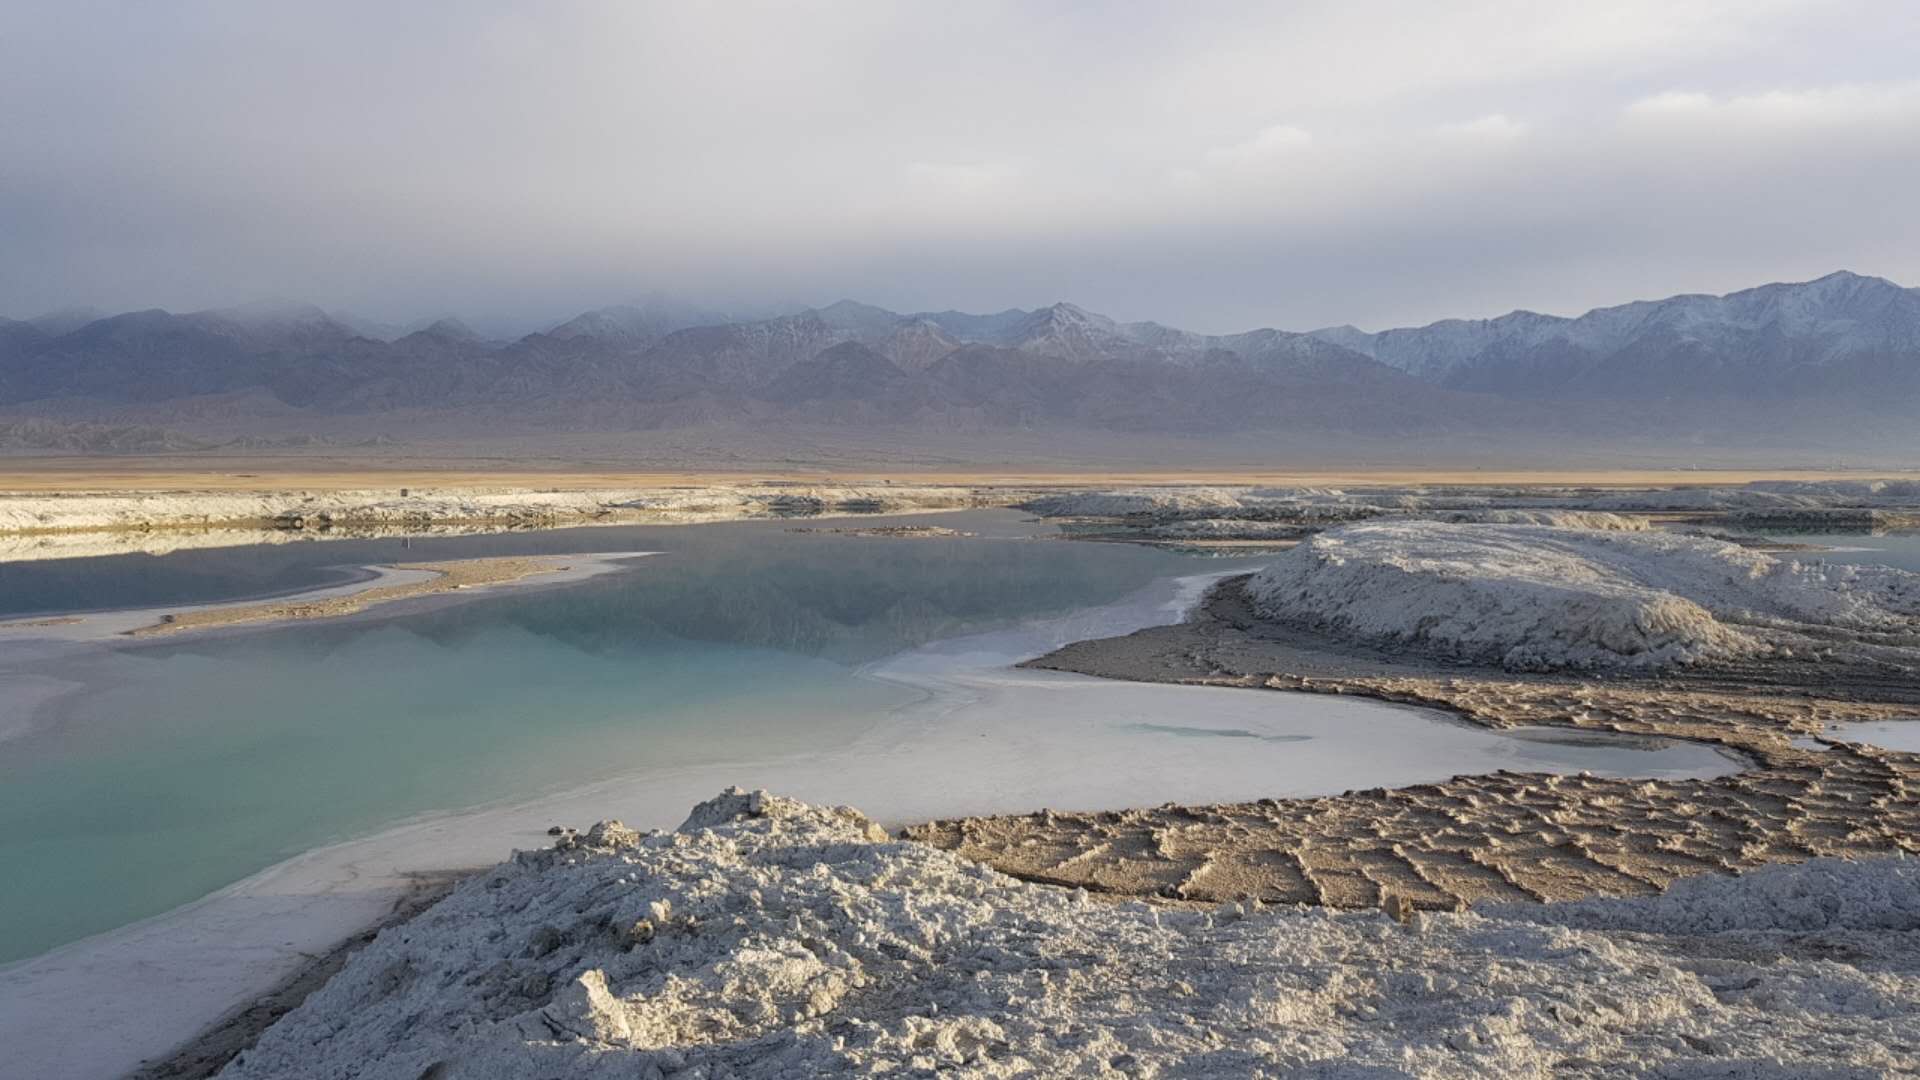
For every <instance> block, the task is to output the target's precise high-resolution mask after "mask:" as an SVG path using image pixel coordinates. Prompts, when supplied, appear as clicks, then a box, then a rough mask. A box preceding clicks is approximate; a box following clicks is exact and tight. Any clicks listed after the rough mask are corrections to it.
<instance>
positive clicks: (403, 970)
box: [222, 791, 1920, 1080]
mask: <svg viewBox="0 0 1920 1080" xmlns="http://www.w3.org/2000/svg"><path fill="white" fill-rule="evenodd" d="M1917 1031H1920V863H1915V862H1913V861H1911V860H1887V859H1879V860H1868V861H1863V862H1857V863H1845V862H1835V861H1831V860H1816V861H1814V862H1810V863H1804V864H1800V865H1797V866H1791V867H1776V868H1769V869H1765V870H1760V871H1756V872H1753V873H1750V874H1747V875H1745V876H1742V877H1738V878H1719V877H1702V878H1693V879H1689V880H1686V881H1683V882H1680V883H1678V884H1676V885H1675V886H1674V887H1673V888H1672V889H1670V890H1669V891H1668V892H1666V893H1665V894H1663V895H1660V896H1655V897H1645V898H1637V899H1629V900H1590V901H1582V902H1578V903H1570V904H1560V905H1515V906H1503V907H1490V908H1483V909H1480V910H1478V911H1476V912H1471V913H1465V914H1431V913H1416V914H1414V915H1412V916H1411V917H1410V918H1409V920H1408V921H1407V923H1406V924H1404V925H1400V924H1396V923H1394V922H1392V921H1390V920H1388V919H1387V918H1386V917H1385V916H1383V915H1380V914H1378V913H1365V914H1360V913H1332V912H1328V911H1325V910H1322V909H1312V910H1306V911H1294V910H1291V909H1285V910H1264V911H1263V910H1259V909H1257V908H1253V909H1249V908H1247V907H1244V906H1242V905H1240V904H1228V905H1225V906H1223V907H1221V908H1219V909H1216V910H1213V911H1180V910H1164V909H1155V908H1150V907H1147V906H1145V905H1142V904H1139V903H1129V904H1108V903H1102V902H1098V901H1094V900H1091V899H1090V898H1088V897H1087V896H1086V894H1085V893H1080V892H1070V891H1067V890H1063V889H1057V888H1049V887H1045V886H1036V885H1029V884H1024V883H1021V882H1017V881H1014V880H1012V879H1010V878H1006V877H1003V876H1001V875H998V874H996V873H994V872H992V871H990V870H987V869H985V868H983V867H981V866H979V865H977V864H974V863H970V862H966V861H964V860H961V859H959V858H956V857H954V856H952V855H950V854H948V853H945V852H941V851H937V850H934V849H931V848H927V847H923V846H920V845H915V844H907V843H893V842H888V841H886V839H885V836H884V834H882V833H880V832H879V830H878V829H877V828H876V827H875V826H873V825H872V823H871V822H869V821H868V820H867V819H865V818H864V817H861V816H860V815H859V814H858V813H857V812H855V811H851V810H847V809H844V808H842V809H839V810H826V809H821V808H816V807H808V806H805V805H803V804H800V803H796V802H792V801H790V800H786V799H781V798H777V797H771V796H766V795H765V794H764V793H754V794H751V795H749V794H747V793H744V792H738V791H735V792H729V793H725V794H723V795H722V796H720V797H719V798H717V799H714V800H712V801H710V802H708V803H705V804H703V805H701V806H699V807H696V808H695V810H694V813H693V815H692V816H691V817H690V818H689V819H688V821H687V823H686V824H685V825H684V826H683V827H682V828H681V830H680V831H679V832H676V833H673V834H655V835H647V836H642V835H639V834H636V833H635V832H633V831H632V830H629V829H626V828H624V827H621V826H619V825H618V824H617V823H603V824H602V825H599V826H596V827H595V828H594V829H593V830H591V831H590V832H589V833H588V834H586V835H584V836H580V837H566V838H563V839H562V841H561V843H560V845H559V846H558V847H557V848H555V849H552V850H547V851H542V852H535V853H528V854H524V855H521V856H517V857H516V858H515V859H514V860H512V861H511V862H508V863H506V864H503V865H501V866H499V867H497V868H495V869H494V870H492V871H489V872H487V873H485V874H482V875H479V876H477V877H475V878H473V879H470V880H469V881H467V882H466V883H465V884H463V885H462V886H461V887H460V888H459V889H458V890H457V891H456V892H455V893H454V895H453V896H451V897H450V898H449V899H447V900H446V901H444V902H442V903H441V904H440V905H439V906H437V907H435V908H433V909H431V910H430V911H428V912H426V913H424V914H423V915H421V916H418V917H416V918H415V919H413V920H412V921H411V922H409V923H407V924H405V925H403V926H400V927H396V928H393V929H390V930H387V931H385V932H383V933H382V934H381V936H380V938H379V939H378V940H377V941H376V942H375V943H374V944H372V945H371V946H369V947H368V948H367V949H366V950H365V951H363V952H362V953H360V954H359V955H358V956H356V957H355V958H354V959H353V961H352V962H351V963H350V964H349V965H348V967H347V968H346V969H345V971H343V972H342V973H341V974H340V975H339V976H338V977H336V978H335V979H334V980H333V981H332V982H331V983H329V984H328V985H327V987H326V988H324V989H323V990H321V991H320V992H319V993H317V994H315V995H314V996H313V997H312V998H310V999H309V1000H308V1001H307V1003H306V1004H305V1005H303V1006H302V1007H301V1008H300V1009H298V1010H296V1011H295V1012H293V1013H291V1014H289V1015H288V1016H287V1017H286V1018H284V1019H283V1020H281V1021H280V1022H279V1023H278V1024H276V1025H275V1026H274V1027H273V1028H271V1029H270V1030H269V1031H268V1032H267V1033H266V1035H265V1036H264V1037H263V1038H262V1039H261V1041H260V1043H259V1045H258V1046H257V1047H256V1048H255V1049H253V1050H250V1051H248V1052H247V1053H246V1054H245V1055H243V1056H242V1058H240V1059H239V1060H238V1061H236V1062H235V1063H234V1064H233V1065H232V1066H231V1067H229V1068H228V1069H227V1070H226V1071H225V1072H224V1073H223V1074H222V1075H223V1076H224V1077H227V1078H228V1080H256V1078H266V1077H283V1076H292V1075H298V1076H302V1077H312V1078H315V1080H331V1078H339V1080H345V1078H348V1077H354V1078H357V1080H388V1078H391V1080H417V1078H420V1077H429V1076H430V1077H436V1078H440V1080H504V1078H507V1077H529V1076H540V1077H553V1078H562V1077H565V1078H589V1077H591V1078H601V1077H605V1078H612V1077H623V1078H624V1077H665V1076H680V1077H706V1078H712V1077H721V1076H732V1077H742V1078H746V1077H797V1076H821V1075H853V1074H857V1075H873V1074H878V1073H890V1074H903V1075H934V1074H939V1075H954V1076H976V1077H1011V1076H1065V1075H1081V1076H1180V1077H1223V1078H1224V1077H1244V1076H1277V1075H1288V1076H1304V1077H1326V1078H1333V1077H1362V1076H1368V1077H1370V1076H1412V1077H1436V1078H1438V1077H1470V1076H1473V1077H1477V1076H1504V1077H1541V1078H1544V1077H1551V1076H1565V1075H1581V1076H1645V1075H1650V1074H1651V1075H1660V1076H1687V1077H1728V1078H1732V1077H1740V1078H1752V1080H1786V1078H1790V1077H1792V1078H1798V1077H1806V1076H1814V1075H1818V1076H1823V1077H1877V1076H1891V1075H1911V1074H1912V1072H1913V1070H1914V1069H1915V1068H1916V1067H1920V1037H1916V1034H1915V1033H1916V1032H1917Z"/></svg>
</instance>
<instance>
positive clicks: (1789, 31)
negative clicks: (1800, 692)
mask: <svg viewBox="0 0 1920 1080" xmlns="http://www.w3.org/2000/svg"><path fill="white" fill-rule="evenodd" d="M0 133H3V134H4V138H5V152H4V154H0V313H4V314H8V315H13V316H15V317H21V316H26V315H32V314H36V313H38V312H39V311H41V310H45V309H49V308H54V307H60V306H65V305H79V304H91V305H98V306H101V307H106V308H112V309H121V308H130V307H148V306H160V307H168V308H173V309H176V310H189V309H193V308H199V307H207V306H214V305H220V304H227V303H234V302H239V301H244V300H249V299H255V298H259V297H262V296H268V295H278V296H284V297H290V298H295V299H301V300H311V301H313V302H316V303H320V304H322V305H324V306H329V307H340V308H347V309H351V310H353V311H356V312H359V313H362V314H365V315H369V316H373V317H378V318H388V319H409V318H413V317H416V316H421V315H431V314H436V313H440V312H445V311H455V312H461V313H466V314H468V315H474V316H483V317H484V316H495V317H500V316H507V317H515V318H528V319H533V318H539V317H542V316H548V315H552V316H558V315H563V314H569V313H571V312H573V311H575V310H578V309H581V308H585V307H589V306H595V305H599V304H605V303H612V302H617V301H620V300H623V299H627V298H630V297H633V296H636V295H639V294H641V293H644V292H648V291H652V290H664V291H667V292H670V293H673V294H676V295H680V296H683V297H688V298H692V299H700V300H707V301H710V302H718V303H727V304H737V305H738V304H771V303H792V302H798V303H809V304H814V303H826V302H830V301H832V300H835V299H838V298H840V297H842V296H853V297H857V298H860V299H864V300H868V301H870V302H873V303H878V304H883V305H886V306H888V307H893V308H898V309H917V308H926V307H962V308H968V309H973V310H994V309H999V308H1004V307H1008V306H1031V305H1035V304H1043V303H1048V302H1052V301H1054V300H1062V299H1066V300H1073V301H1075V302H1078V303H1080V304H1082V305H1084V306H1087V307H1090V308H1093V309H1096V310H1101V311H1105V312H1108V313H1110V314H1113V315H1116V316H1119V317H1123V318H1153V319H1158V320H1161V321H1164V322H1169V323H1173V324H1176V325H1182V326H1187V327H1190V328H1193V329H1200V330H1216V331H1224V330H1235V329H1243V328H1247V327H1252V326H1259V325H1274V326H1282V327H1289V328H1294V329H1307V328H1311V327H1314V326H1320V325H1327V324H1333V323H1340V322H1352V323H1356V324H1359V325H1361V326H1364V327H1368V328H1379V327H1383V326H1388V325H1401V324H1409V323H1418V322H1424V321H1428V320H1431V319H1434V318H1439V317H1443V316H1448V315H1492V314H1498V313H1500V312H1503V311H1506V310H1508V309H1511V308H1514V307H1527V308H1532V309H1534V310H1544V311H1553V312H1560V313H1576V312H1578V311H1580V310H1584V309H1585V308H1588V307H1591V306H1595V305H1598V304H1604V303H1612V302H1618V301H1622V300H1627V299H1633V298H1638V297H1647V296H1660V295H1666V294H1670V293H1675V292H1687V291H1713V292H1719V291H1725V290H1729V289H1734V288H1740V287H1744V286H1747V285H1751V284H1758V283H1761V282H1765V281H1769V280H1792V279H1801V278H1807V277H1813V276H1817V275H1819V274H1822V273H1825V272H1827V271H1830V270H1833V269H1839V268H1847V269H1853V270H1857V271H1860V272H1863V273H1873V274H1881V275H1884V276H1888V277H1891V278H1894V279H1895V280H1898V281H1901V282H1903V283H1905V284H1909V285H1920V213H1916V212H1915V201H1916V200H1915V194H1914V193H1915V192H1916V191H1920V4H1917V3H1914V2H1912V0H1822V2H1800V0H1737V2H1724V3H1723V2H1718V0H1700V2H1680V0H1665V2H1641V0H1609V2H1606V3H1595V2H1592V0H1585V2H1580V3H1558V2H1545V0H1513V2H1498V0H1489V2H1480V3H1472V4H1466V3H1438V2H1432V0H1408V2H1374V3H1359V2H1352V0H1347V2H1330V3H1297V4H1278V3H1250V4H1237V3H1183V4H1178V5H1174V4H1124V3H1046V4H1042V3H1027V4H1014V3H993V2H987V0H967V2H964V3H949V4H920V3H896V2H874V3H834V4H805V3H767V4H758V3H747V2H739V0H729V2H726V3H714V4H708V5H694V4H691V3H674V4H667V3H661V4H649V3H637V2H612V0H610V2H606V3H568V2H546V3H506V2H497V3H489V2H466V3H452V2H436V0H415V2H411V3H391V2H382V3H361V2H352V0H328V2H326V3H319V2H313V3H260V2H256V0H233V2H226V3H213V2H189V0H181V2H166V3H147V2H135V0H128V2H123V3H92V2H86V0H42V2H33V3H26V2H20V0H0Z"/></svg>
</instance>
